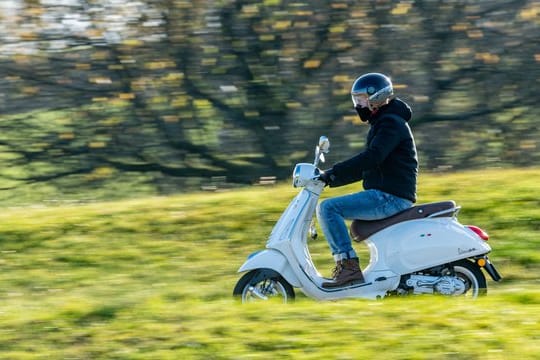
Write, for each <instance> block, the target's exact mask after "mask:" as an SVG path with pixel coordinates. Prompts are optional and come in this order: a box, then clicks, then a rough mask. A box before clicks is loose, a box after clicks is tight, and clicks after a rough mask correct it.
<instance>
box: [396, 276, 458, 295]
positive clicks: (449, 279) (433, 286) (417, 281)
mask: <svg viewBox="0 0 540 360" xmlns="http://www.w3.org/2000/svg"><path fill="white" fill-rule="evenodd" d="M406 284H407V286H408V287H409V288H412V293H413V294H441V295H461V294H463V293H465V291H466V290H467V289H466V286H465V283H464V282H463V281H461V280H460V279H459V278H457V277H454V276H429V275H411V277H410V278H409V279H407V281H406Z"/></svg>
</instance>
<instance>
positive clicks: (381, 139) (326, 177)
mask: <svg viewBox="0 0 540 360" xmlns="http://www.w3.org/2000/svg"><path fill="white" fill-rule="evenodd" d="M351 96H352V101H353V104H354V107H355V109H356V111H357V112H358V115H359V116H360V119H361V120H362V121H364V122H368V123H369V124H370V129H369V132H368V134H367V140H366V146H365V149H364V150H363V151H362V152H360V153H358V154H356V155H355V156H353V157H351V158H349V159H347V160H345V161H342V162H338V163H336V164H334V165H333V166H332V167H331V168H330V169H328V170H326V171H324V172H322V173H321V177H320V178H321V180H322V181H324V182H325V183H326V184H327V185H329V186H330V187H338V186H343V185H347V184H350V183H353V182H357V181H360V180H363V187H364V191H360V192H357V193H353V194H349V195H345V196H339V197H334V198H328V199H326V200H324V201H322V202H320V203H319V206H318V207H317V218H318V221H319V224H320V226H321V229H322V230H323V232H324V235H325V237H326V239H327V241H328V244H329V245H330V249H331V250H332V255H333V256H334V260H335V262H336V267H335V268H334V271H333V279H332V281H329V282H324V283H323V284H322V287H324V288H335V287H341V286H346V285H350V284H351V283H363V282H364V276H363V274H362V270H361V269H360V264H359V259H358V256H357V254H356V252H355V251H354V249H353V247H352V242H351V239H350V237H349V233H348V228H347V225H346V224H345V220H353V219H361V220H378V219H383V218H386V217H389V216H392V215H394V214H396V213H398V212H400V211H403V210H405V209H407V208H410V207H411V206H412V205H413V204H414V203H415V202H416V179H417V175H418V158H417V153H416V146H415V143H414V138H413V135H412V132H411V129H410V127H409V125H408V121H409V120H410V119H411V115H412V112H411V109H410V107H409V106H408V105H407V104H406V103H405V102H403V101H402V100H400V99H398V98H395V97H394V91H393V86H392V82H391V80H390V78H388V77H387V76H385V75H383V74H379V73H368V74H364V75H362V76H360V77H358V78H357V79H356V80H355V82H354V83H353V86H352V89H351Z"/></svg>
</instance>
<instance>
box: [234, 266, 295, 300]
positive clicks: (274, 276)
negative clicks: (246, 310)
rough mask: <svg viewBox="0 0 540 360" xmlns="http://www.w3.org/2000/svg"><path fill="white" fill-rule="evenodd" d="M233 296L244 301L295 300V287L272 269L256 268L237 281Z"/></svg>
mask: <svg viewBox="0 0 540 360" xmlns="http://www.w3.org/2000/svg"><path fill="white" fill-rule="evenodd" d="M233 296H235V297H236V298H238V299H240V300H241V301H242V303H248V302H256V301H269V300H271V301H276V300H277V301H279V302H283V303H287V302H292V301H294V297H295V295H294V289H293V287H292V286H291V284H289V283H288V282H287V280H285V279H284V278H283V277H282V276H281V275H280V274H278V273H277V272H276V271H274V270H271V269H256V270H251V271H250V272H248V273H246V274H244V275H243V276H242V277H241V278H240V280H238V282H237V283H236V286H235V287H234V290H233Z"/></svg>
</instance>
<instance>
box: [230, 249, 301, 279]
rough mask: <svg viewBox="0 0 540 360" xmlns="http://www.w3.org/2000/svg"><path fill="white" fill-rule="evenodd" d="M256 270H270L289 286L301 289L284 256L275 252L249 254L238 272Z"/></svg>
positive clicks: (263, 251)
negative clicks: (281, 277)
mask: <svg viewBox="0 0 540 360" xmlns="http://www.w3.org/2000/svg"><path fill="white" fill-rule="evenodd" d="M256 269H272V270H275V271H276V272H278V273H279V274H280V275H281V276H283V278H284V279H285V280H287V282H289V284H291V285H292V286H294V287H301V286H302V284H301V283H300V281H299V280H298V278H297V277H296V275H295V274H294V272H293V271H292V269H291V266H290V264H289V262H288V261H287V259H286V258H285V256H283V254H282V253H280V252H279V251H277V250H274V249H267V250H262V251H258V252H256V253H253V254H251V255H250V256H249V257H248V259H247V260H246V262H245V263H244V264H242V266H241V267H240V269H238V272H245V271H249V270H256Z"/></svg>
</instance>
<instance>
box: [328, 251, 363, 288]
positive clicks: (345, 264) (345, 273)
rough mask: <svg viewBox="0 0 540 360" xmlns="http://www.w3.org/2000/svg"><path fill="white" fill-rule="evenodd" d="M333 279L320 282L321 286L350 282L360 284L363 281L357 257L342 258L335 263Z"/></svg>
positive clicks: (337, 285) (332, 286)
mask: <svg viewBox="0 0 540 360" xmlns="http://www.w3.org/2000/svg"><path fill="white" fill-rule="evenodd" d="M332 275H333V276H334V279H333V281H331V282H324V283H322V287H323V288H335V287H340V286H344V285H349V284H351V283H356V284H362V283H364V282H365V280H364V275H363V274H362V270H360V263H359V261H358V258H354V259H343V260H341V261H338V262H337V263H336V267H335V268H334V272H333V274H332Z"/></svg>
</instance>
